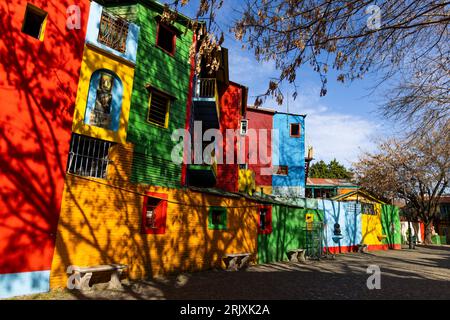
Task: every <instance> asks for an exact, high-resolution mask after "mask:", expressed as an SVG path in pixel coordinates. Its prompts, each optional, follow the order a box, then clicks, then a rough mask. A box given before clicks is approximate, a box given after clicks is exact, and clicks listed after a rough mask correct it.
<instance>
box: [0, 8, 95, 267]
mask: <svg viewBox="0 0 450 320" xmlns="http://www.w3.org/2000/svg"><path fill="white" fill-rule="evenodd" d="M27 2H30V3H32V4H34V5H35V6H37V7H39V8H41V9H42V10H45V11H46V12H47V13H48V18H47V25H46V30H45V37H44V41H42V42H41V41H39V40H37V39H35V38H33V37H31V36H28V35H26V34H24V33H22V32H21V28H22V24H23V20H24V16H25V9H26V6H27ZM89 3H90V2H89V0H70V1H66V0H51V1H48V0H28V1H26V0H8V1H1V2H0V25H1V28H0V98H1V107H0V257H1V258H0V273H15V272H24V271H38V270H49V269H50V265H51V260H52V256H53V249H54V239H55V233H56V227H57V222H58V215H59V211H60V203H61V195H62V191H63V184H64V174H65V169H66V161H67V156H68V151H69V142H70V135H71V126H72V115H73V110H74V103H75V96H76V90H77V84H78V79H79V71H80V65H81V58H82V53H83V46H84V39H85V32H86V25H87V19H88V15H89ZM73 4H76V5H78V6H79V7H80V9H81V29H79V30H76V29H75V30H69V29H67V28H66V21H67V15H66V10H67V8H68V7H69V6H70V5H73Z"/></svg>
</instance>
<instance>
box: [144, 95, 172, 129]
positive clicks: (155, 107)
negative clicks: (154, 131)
mask: <svg viewBox="0 0 450 320" xmlns="http://www.w3.org/2000/svg"><path fill="white" fill-rule="evenodd" d="M169 107H170V97H169V96H167V95H165V94H163V93H160V92H159V91H156V90H151V91H150V107H149V111H148V118H147V120H148V121H149V122H151V123H154V124H156V125H158V126H161V127H165V128H167V126H168V120H169Z"/></svg>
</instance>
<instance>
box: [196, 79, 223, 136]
mask: <svg viewBox="0 0 450 320" xmlns="http://www.w3.org/2000/svg"><path fill="white" fill-rule="evenodd" d="M193 102H194V121H202V122H203V129H204V130H207V129H211V128H216V129H219V128H220V126H219V114H220V113H219V112H220V111H219V95H218V91H217V81H216V79H214V78H198V79H197V80H196V81H195V87H194V95H193Z"/></svg>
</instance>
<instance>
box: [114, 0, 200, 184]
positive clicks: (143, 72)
mask: <svg viewBox="0 0 450 320" xmlns="http://www.w3.org/2000/svg"><path fill="white" fill-rule="evenodd" d="M113 10H115V11H116V12H118V13H119V11H122V12H121V13H122V16H124V17H128V18H132V19H133V20H134V22H135V23H136V24H137V25H139V26H140V33H139V47H138V51H137V60H136V69H135V76H134V86H133V92H132V97H131V110H130V118H129V124H128V131H127V140H128V141H129V142H132V143H133V144H134V145H135V149H134V155H133V167H132V181H133V182H137V183H143V184H151V185H156V186H168V187H177V186H180V182H181V166H180V165H175V164H174V163H173V162H172V160H171V156H170V155H171V152H172V148H173V147H174V145H175V143H174V142H172V140H171V134H172V132H173V131H174V130H175V129H180V128H184V127H185V121H186V105H187V96H188V91H189V80H190V79H189V78H190V72H191V67H190V59H189V48H190V46H191V44H192V37H193V33H192V31H191V30H187V28H186V27H185V26H183V25H182V24H180V23H178V22H177V23H175V27H177V28H178V30H180V31H181V32H182V34H181V35H179V36H177V40H176V49H175V55H174V56H170V55H168V54H167V53H165V52H164V51H162V50H161V49H159V48H158V47H156V33H157V26H158V23H157V21H156V20H155V18H156V17H157V16H158V15H159V14H161V13H162V8H161V7H160V6H158V5H155V4H152V3H151V2H150V1H138V4H136V5H134V6H133V7H132V9H128V10H127V11H125V10H123V8H122V10H120V9H118V8H115V9H113ZM148 84H151V85H152V86H153V87H155V88H158V89H160V90H162V91H164V92H166V93H168V94H170V95H171V96H173V97H174V98H175V99H174V100H173V101H172V103H171V108H170V112H169V125H168V128H162V127H159V126H156V125H154V124H151V123H149V122H147V116H148V102H149V92H148V90H147V88H146V85H148Z"/></svg>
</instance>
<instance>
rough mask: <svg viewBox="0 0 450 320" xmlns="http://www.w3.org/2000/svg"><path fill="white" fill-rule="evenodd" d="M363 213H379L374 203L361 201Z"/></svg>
mask: <svg viewBox="0 0 450 320" xmlns="http://www.w3.org/2000/svg"><path fill="white" fill-rule="evenodd" d="M361 213H362V214H370V215H376V214H377V213H376V211H375V206H374V204H373V203H361Z"/></svg>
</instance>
